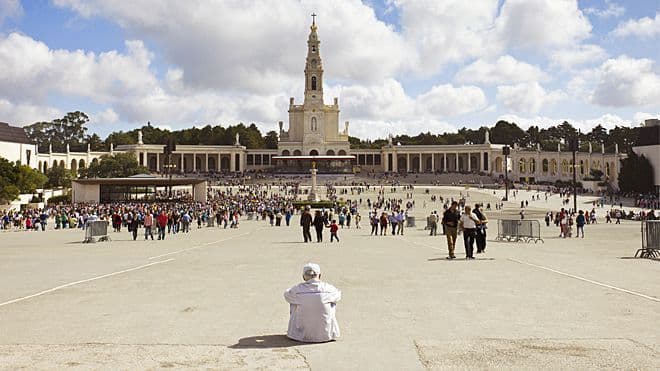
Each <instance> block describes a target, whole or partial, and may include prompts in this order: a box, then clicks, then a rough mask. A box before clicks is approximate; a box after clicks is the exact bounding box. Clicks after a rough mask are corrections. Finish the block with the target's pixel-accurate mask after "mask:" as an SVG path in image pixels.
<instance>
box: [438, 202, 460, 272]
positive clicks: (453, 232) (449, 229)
mask: <svg viewBox="0 0 660 371" xmlns="http://www.w3.org/2000/svg"><path fill="white" fill-rule="evenodd" d="M460 217H461V215H460V214H459V213H458V202H456V201H454V202H452V203H451V206H450V207H449V209H447V210H445V213H444V214H443V215H442V225H443V226H444V228H445V234H446V235H447V249H448V250H449V256H448V257H447V259H456V255H454V250H455V249H456V237H457V235H458V220H459V219H460Z"/></svg>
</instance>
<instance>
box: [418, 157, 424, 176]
mask: <svg viewBox="0 0 660 371" xmlns="http://www.w3.org/2000/svg"><path fill="white" fill-rule="evenodd" d="M423 170H424V166H423V165H422V154H421V153H420V154H419V172H420V173H421V172H422V171H423Z"/></svg>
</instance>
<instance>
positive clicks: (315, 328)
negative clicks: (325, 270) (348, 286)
mask: <svg viewBox="0 0 660 371" xmlns="http://www.w3.org/2000/svg"><path fill="white" fill-rule="evenodd" d="M303 280H304V281H305V282H302V283H299V284H297V285H295V286H293V287H291V288H290V289H288V290H286V291H285V292H284V298H285V299H286V301H287V302H288V303H289V304H290V318H289V329H288V331H287V334H286V336H287V337H288V338H290V339H293V340H297V341H302V342H307V343H320V342H325V341H331V340H335V339H336V338H338V337H339V324H338V323H337V318H336V317H335V311H336V305H337V302H338V301H339V300H341V291H339V290H337V288H336V287H334V286H332V285H331V284H329V283H326V282H321V267H319V266H318V264H314V263H307V264H306V265H305V266H304V267H303Z"/></svg>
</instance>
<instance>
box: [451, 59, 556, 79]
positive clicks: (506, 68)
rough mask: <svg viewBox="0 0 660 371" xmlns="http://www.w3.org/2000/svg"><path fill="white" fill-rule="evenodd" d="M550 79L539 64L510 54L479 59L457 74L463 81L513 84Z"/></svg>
mask: <svg viewBox="0 0 660 371" xmlns="http://www.w3.org/2000/svg"><path fill="white" fill-rule="evenodd" d="M548 79H549V76H548V75H547V74H546V73H545V72H543V70H541V68H539V67H538V66H534V65H531V64H528V63H525V62H521V61H519V60H516V59H515V58H514V57H512V56H510V55H504V56H501V57H499V58H498V59H497V60H496V61H494V62H489V61H486V60H483V59H479V60H477V61H475V62H473V63H472V64H470V65H467V66H465V67H463V68H462V69H461V70H460V71H458V73H457V74H456V81H459V82H462V83H483V84H512V83H520V82H528V81H545V80H548Z"/></svg>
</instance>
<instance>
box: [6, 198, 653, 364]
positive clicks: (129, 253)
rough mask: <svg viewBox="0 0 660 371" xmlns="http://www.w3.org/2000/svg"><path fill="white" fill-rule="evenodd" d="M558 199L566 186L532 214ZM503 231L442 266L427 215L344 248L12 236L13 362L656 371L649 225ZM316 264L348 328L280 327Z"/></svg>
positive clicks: (274, 236)
mask: <svg viewBox="0 0 660 371" xmlns="http://www.w3.org/2000/svg"><path fill="white" fill-rule="evenodd" d="M459 191H462V192H464V193H465V192H467V191H466V190H464V189H460V188H445V189H442V190H440V189H438V188H432V189H431V192H432V193H436V194H442V195H445V196H446V195H451V194H454V195H457V194H458V192H459ZM469 192H470V200H471V201H472V202H473V201H479V200H483V201H489V200H491V201H494V200H495V199H496V197H500V195H496V196H493V195H492V191H491V193H490V194H488V193H480V192H479V191H476V190H470V191H469ZM367 197H369V195H363V196H362V198H363V199H365V200H366V198H367ZM525 198H528V195H526V194H525V193H524V192H521V193H520V194H519V195H518V199H517V200H515V201H512V202H511V204H509V205H508V206H507V209H506V210H505V211H504V213H505V214H507V215H516V213H517V210H518V209H517V208H516V207H515V204H514V202H517V204H518V206H519V202H520V199H525ZM425 199H428V195H425V194H424V188H423V187H420V188H418V189H417V190H416V193H415V200H416V204H417V210H416V211H415V214H416V215H417V216H419V217H420V218H422V217H424V216H426V214H427V212H428V211H430V210H432V209H433V208H435V207H437V208H440V205H433V204H431V203H430V202H427V208H426V209H425V210H423V207H422V206H423V201H424V200H425ZM588 201H589V199H581V200H580V203H581V204H583V202H588ZM557 206H559V205H558V200H557V196H554V197H551V199H550V200H549V201H548V202H547V203H546V202H545V201H537V202H533V203H532V204H530V210H529V211H528V214H530V215H542V214H543V212H544V211H545V210H546V209H547V208H548V207H552V208H553V209H556V207H557ZM499 214H500V213H496V212H494V211H493V212H490V213H488V215H489V217H490V218H491V219H493V220H494V219H496V218H497V217H498V215H499ZM600 215H601V216H602V212H601V213H600ZM297 221H298V219H297V218H296V219H294V224H296V223H297ZM363 223H364V222H363ZM364 224H366V223H364ZM422 227H423V226H422ZM489 232H490V233H491V237H489V242H488V249H487V253H486V254H485V255H481V256H479V258H478V259H477V260H476V261H465V260H456V261H446V260H445V259H444V258H445V256H446V249H445V241H444V239H443V237H442V236H439V237H430V236H428V235H427V233H426V232H425V231H424V230H422V229H421V228H416V229H412V228H411V229H408V230H406V234H405V236H396V237H394V236H387V237H380V236H379V237H372V236H369V232H368V230H367V229H361V230H356V229H351V230H342V231H340V237H341V238H342V241H341V243H340V244H330V243H324V244H303V243H302V242H300V240H301V238H300V230H299V228H298V227H294V226H292V227H289V228H287V227H280V228H274V227H273V228H272V227H269V226H267V225H266V224H265V223H263V222H254V221H244V222H243V223H242V224H241V228H240V229H239V230H220V229H214V228H203V229H201V230H195V231H193V233H190V234H189V235H185V236H184V235H177V236H175V237H173V238H168V239H167V240H166V241H165V242H162V243H161V242H159V241H154V242H152V241H148V242H144V241H137V242H133V241H129V238H128V237H129V235H128V233H127V232H125V233H121V234H113V235H112V239H113V241H112V242H109V243H97V244H93V245H83V244H81V243H79V241H80V240H82V233H81V232H79V231H51V232H45V233H24V232H7V233H0V272H1V273H0V274H1V276H0V277H1V278H2V285H0V334H1V336H0V369H17V368H26V369H73V370H75V369H90V368H93V369H112V370H116V369H127V370H128V369H130V370H134V369H159V368H195V369H202V368H204V369H206V368H210V369H256V368H261V369H295V368H301V369H308V368H313V369H316V370H318V369H323V370H346V369H357V368H360V369H366V370H416V369H447V368H448V369H465V368H479V369H489V368H490V369H494V368H517V369H530V368H552V369H557V368H560V369H602V368H610V369H649V370H650V369H658V368H660V331H658V328H659V325H658V324H659V323H660V280H658V277H660V262H657V261H650V260H639V259H627V258H628V257H630V256H632V255H633V254H634V252H635V249H636V248H638V246H639V245H640V237H639V224H638V223H636V222H623V224H621V225H612V224H609V225H606V224H597V225H590V226H587V230H586V232H587V237H586V238H585V239H559V238H557V237H556V235H557V234H558V231H557V230H556V228H554V227H552V228H546V227H544V228H543V235H544V238H545V243H544V244H541V243H539V244H533V243H531V244H523V243H517V244H516V243H497V242H494V241H492V236H494V235H495V232H496V228H491V229H490V230H489ZM461 250H462V249H459V252H460V251H461ZM462 255H463V254H462ZM463 256H464V255H463ZM459 257H461V255H459ZM308 261H314V262H318V263H320V264H321V266H322V270H323V278H324V279H326V280H327V281H329V282H331V283H333V284H335V285H336V286H337V287H339V288H340V289H341V290H342V291H343V300H342V302H341V303H340V304H339V306H338V319H339V323H340V326H341V330H342V335H343V336H342V338H341V340H339V341H336V342H333V343H327V344H316V345H301V344H298V343H294V342H291V341H289V340H287V339H286V338H285V337H284V333H285V331H286V326H287V320H288V306H287V304H286V303H285V302H284V300H283V298H282V292H283V290H284V289H285V288H287V287H288V286H291V285H292V284H294V283H296V282H297V281H299V280H300V270H301V267H302V265H303V264H304V263H306V262H308Z"/></svg>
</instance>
